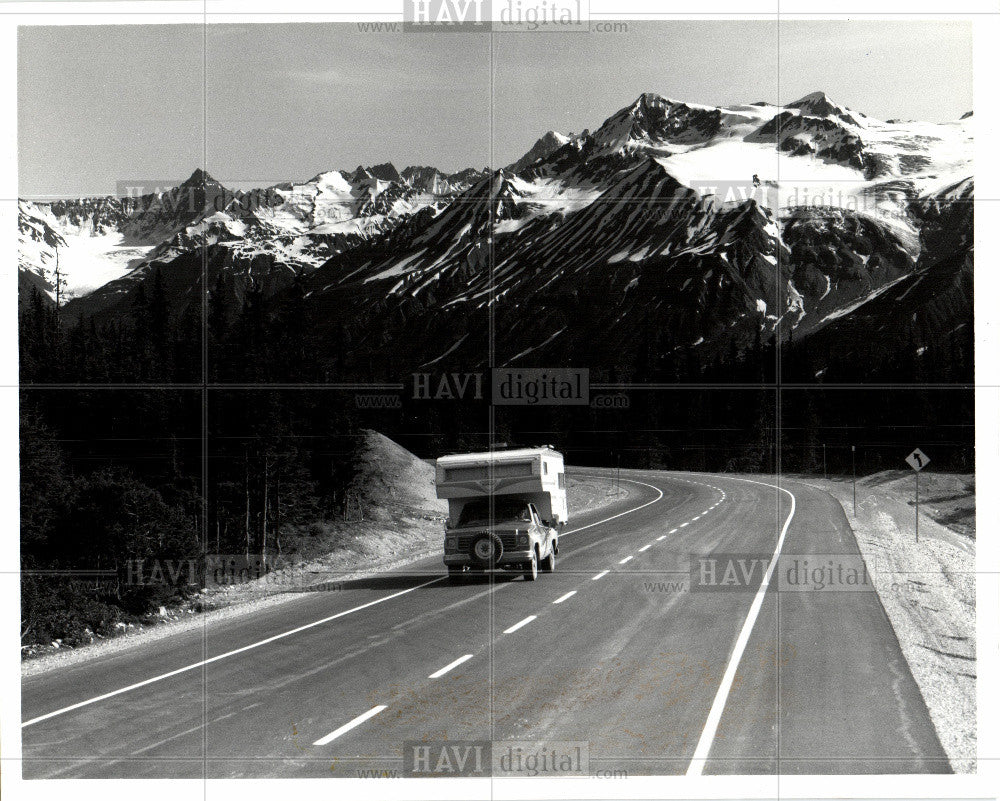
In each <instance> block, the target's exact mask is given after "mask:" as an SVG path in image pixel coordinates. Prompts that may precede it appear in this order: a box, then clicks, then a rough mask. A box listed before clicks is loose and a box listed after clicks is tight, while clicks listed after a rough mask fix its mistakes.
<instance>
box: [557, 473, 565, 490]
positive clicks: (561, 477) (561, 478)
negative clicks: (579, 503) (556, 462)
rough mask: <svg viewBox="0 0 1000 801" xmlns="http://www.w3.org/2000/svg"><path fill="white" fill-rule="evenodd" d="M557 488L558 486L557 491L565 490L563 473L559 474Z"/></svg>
mask: <svg viewBox="0 0 1000 801" xmlns="http://www.w3.org/2000/svg"><path fill="white" fill-rule="evenodd" d="M558 486H559V489H566V474H565V473H560V474H559V484H558Z"/></svg>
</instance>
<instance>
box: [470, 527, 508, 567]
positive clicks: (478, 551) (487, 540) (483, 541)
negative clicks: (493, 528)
mask: <svg viewBox="0 0 1000 801" xmlns="http://www.w3.org/2000/svg"><path fill="white" fill-rule="evenodd" d="M501 556H503V543H502V542H501V541H500V538H499V537H498V536H497V535H496V534H480V535H479V536H478V537H476V539H475V541H474V542H473V543H472V558H473V559H474V560H475V561H476V562H478V563H479V564H481V565H482V566H483V567H496V565H497V562H499V561H500V557H501Z"/></svg>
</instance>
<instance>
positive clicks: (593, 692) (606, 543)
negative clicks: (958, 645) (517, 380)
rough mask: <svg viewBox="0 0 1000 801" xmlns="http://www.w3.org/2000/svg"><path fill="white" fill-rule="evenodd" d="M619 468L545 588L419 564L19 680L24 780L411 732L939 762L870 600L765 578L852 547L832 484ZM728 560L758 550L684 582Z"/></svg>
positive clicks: (796, 761)
mask: <svg viewBox="0 0 1000 801" xmlns="http://www.w3.org/2000/svg"><path fill="white" fill-rule="evenodd" d="M573 472H576V473H577V474H582V473H589V474H591V475H598V476H608V475H610V471H601V470H583V469H578V470H576V471H573ZM622 481H623V483H624V482H626V481H627V482H628V483H627V486H628V489H629V495H628V497H627V498H626V499H625V500H624V501H623V502H620V503H619V504H618V505H617V506H613V507H607V508H604V509H602V510H600V511H596V512H591V513H589V514H579V515H575V516H573V518H572V523H571V524H570V526H569V527H568V529H567V531H566V532H564V534H563V536H562V539H561V542H560V547H561V553H560V557H559V564H558V566H557V571H556V573H554V574H543V575H541V576H540V577H539V580H538V581H537V582H535V583H525V582H524V581H522V580H521V579H516V580H511V579H508V578H505V577H498V578H495V579H484V580H481V581H480V582H479V583H470V584H466V585H464V586H457V587H453V586H449V585H448V584H447V582H446V581H445V580H444V578H443V568H442V565H441V564H440V561H439V559H438V558H433V559H428V560H424V561H421V562H417V563H414V564H412V565H410V566H408V567H407V568H406V569H405V570H400V571H395V572H390V573H386V574H383V575H380V576H379V577H377V578H373V579H365V580H357V581H350V582H347V583H346V584H344V585H343V586H342V587H340V588H338V589H336V590H334V591H328V592H315V593H308V594H303V595H300V596H296V597H295V598H293V599H292V600H290V601H288V602H287V603H283V604H280V605H276V606H273V607H270V608H267V609H264V610H261V611H258V612H257V613H255V614H253V615H250V616H244V617H239V618H231V619H228V620H219V621H216V622H213V623H210V624H207V625H205V626H203V627H201V628H199V629H197V630H194V631H188V632H184V633H178V634H177V635H175V636H172V637H170V638H166V639H163V640H159V641H156V642H152V643H149V644H148V645H144V646H141V647H136V648H132V649H129V650H126V651H122V652H119V653H113V654H108V655H102V656H99V657H96V658H94V659H92V660H90V661H87V662H82V663H80V664H77V665H74V666H71V667H66V668H62V669H58V670H54V671H51V672H48V673H43V674H39V675H35V676H31V677H27V678H25V679H24V681H23V683H22V721H23V723H22V737H23V756H24V763H23V775H24V776H25V777H26V778H48V777H68V778H69V777H71V778H76V777H193V778H201V777H208V778H218V777H258V776H260V777H263V776H323V777H329V776H345V777H352V778H354V777H358V776H366V775H401V771H402V770H403V767H404V764H403V759H402V754H403V749H404V745H405V744H407V743H412V742H414V741H424V742H440V741H445V740H447V741H493V742H497V741H501V742H502V741H532V742H534V743H536V744H542V745H544V744H559V743H575V742H582V743H586V744H589V757H590V759H589V766H588V767H587V772H589V773H590V774H592V775H622V774H628V775H643V774H654V775H659V774H684V773H688V774H699V773H760V774H774V773H778V772H780V773H785V774H791V773H806V774H815V773H820V774H822V773H937V772H949V771H950V767H949V763H948V760H947V757H946V756H945V753H944V751H943V750H942V748H941V745H940V743H939V741H938V739H937V735H936V733H935V730H934V726H933V724H932V723H931V720H930V718H929V715H928V712H927V709H926V706H925V704H924V701H923V698H922V697H921V694H920V691H919V689H918V688H917V686H916V684H915V682H914V680H913V677H912V675H911V674H910V670H909V667H908V666H907V664H906V661H905V659H904V658H903V656H902V653H901V652H900V648H899V644H898V642H897V640H896V637H895V634H894V633H893V630H892V627H891V625H890V624H889V621H888V619H887V618H886V616H885V613H884V611H883V609H882V606H881V603H880V602H879V599H878V596H877V595H876V594H875V593H874V592H867V591H861V592H857V591H820V592H815V591H808V592H779V591H777V588H778V585H779V583H780V582H779V578H780V575H779V574H780V571H781V570H782V568H781V567H780V566H779V567H777V568H774V569H773V572H772V573H770V574H768V572H767V569H766V568H765V567H764V565H765V564H766V562H767V560H769V559H770V558H771V557H773V556H774V554H775V552H776V549H777V548H778V547H779V546H780V550H781V553H782V555H783V557H784V558H789V557H794V556H796V555H801V556H802V557H803V558H806V557H809V556H812V557H814V558H816V557H817V556H818V555H824V557H825V556H826V555H843V556H844V559H845V560H846V561H848V562H849V561H850V560H852V559H857V558H859V555H858V548H857V544H856V542H855V541H854V536H853V534H852V532H851V529H850V527H849V525H848V522H847V519H846V518H845V516H844V513H843V510H842V509H841V507H840V505H839V504H838V503H837V502H836V501H835V500H834V499H833V498H831V497H830V496H829V495H827V494H825V493H824V492H822V491H821V490H818V489H815V488H812V487H809V486H807V485H805V484H800V483H797V482H794V481H785V480H783V481H782V482H781V486H780V487H779V486H777V485H776V482H775V479H774V478H767V477H749V476H748V477H745V478H744V477H739V478H738V477H734V476H729V475H707V474H674V473H665V472H653V471H622ZM723 555H738V556H740V557H741V558H743V557H746V558H747V559H753V558H760V559H762V560H764V561H763V562H760V563H759V564H758V567H759V568H760V569H756V570H754V569H751V570H750V571H749V573H745V574H744V576H743V578H742V579H741V582H740V588H739V589H738V590H724V589H721V588H717V587H714V586H713V587H699V586H692V578H691V577H692V572H691V568H692V565H701V564H704V563H703V562H701V561H699V560H701V559H702V558H705V557H711V558H715V559H716V562H713V563H712V564H716V563H718V565H720V566H724V565H727V564H733V560H732V558H730V557H729V556H725V557H724V558H722V559H719V557H720V556H723ZM742 564H744V565H745V564H751V566H752V565H753V562H746V561H745V562H743V563H742ZM771 564H772V565H773V564H774V562H773V561H772V562H771ZM782 564H783V563H782ZM720 569H721V568H720ZM702 575H703V574H702ZM697 583H698V581H695V584H697ZM762 584H765V585H766V586H763V587H762ZM554 747H555V746H554Z"/></svg>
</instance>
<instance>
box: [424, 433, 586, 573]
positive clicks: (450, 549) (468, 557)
mask: <svg viewBox="0 0 1000 801" xmlns="http://www.w3.org/2000/svg"><path fill="white" fill-rule="evenodd" d="M435 478H436V484H437V496H438V497H439V498H444V499H447V501H448V519H447V521H446V523H445V538H444V563H445V565H447V567H448V577H449V579H450V580H451V581H453V582H455V583H457V582H459V581H461V580H462V578H463V576H464V575H466V574H469V573H482V572H483V571H486V570H494V569H505V570H514V571H518V572H520V573H522V574H523V575H524V578H525V580H526V581H534V580H535V579H536V578H537V577H538V572H539V570H541V571H543V572H552V571H553V570H555V567H556V554H558V553H559V529H560V528H562V527H563V526H564V525H566V521H567V519H568V510H567V506H566V473H565V470H564V467H563V457H562V454H561V453H559V452H558V451H556V450H554V449H552V448H551V447H541V448H517V449H512V450H495V451H490V452H484V453H463V454H453V455H449V456H442V457H441V458H439V459H438V460H437V471H436V477H435Z"/></svg>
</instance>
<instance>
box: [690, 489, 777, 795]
mask: <svg viewBox="0 0 1000 801" xmlns="http://www.w3.org/2000/svg"><path fill="white" fill-rule="evenodd" d="M733 480H734V481H745V482H747V483H748V484H759V485H760V486H762V487H771V488H772V489H776V490H779V491H780V492H783V493H785V494H786V495H787V496H788V497H789V498H791V499H792V508H791V509H790V510H789V511H788V517H786V518H785V523H784V525H783V526H782V527H781V533H780V534H779V535H778V543H777V545H775V546H774V555H773V556H772V557H771V561H770V563H769V564H768V567H767V570H766V571H765V572H764V577H763V578H762V579H761V582H760V587H759V588H758V589H757V594H756V595H755V596H754V599H753V603H752V604H751V605H750V611H749V612H748V613H747V617H746V620H744V621H743V628H742V629H740V634H739V637H738V638H737V639H736V645H735V646H733V653H732V654H731V655H730V657H729V664H727V665H726V672H725V673H724V674H723V675H722V682H721V683H720V684H719V689H718V691H717V692H716V693H715V700H713V701H712V708H711V710H710V711H709V713H708V719H707V720H706V721H705V728H704V730H703V731H702V733H701V737H700V738H699V739H698V745H697V746H696V747H695V749H694V756H692V757H691V764H690V765H688V769H687V775H688V776H700V775H701V773H702V771H703V770H704V769H705V763H706V761H707V760H708V754H709V752H710V751H711V750H712V742H713V741H714V740H715V733H716V731H718V728H719V721H720V720H722V713H723V711H724V710H725V708H726V701H727V700H728V698H729V694H730V692H731V691H732V687H733V680H734V679H735V678H736V671H737V669H738V668H739V666H740V660H741V659H742V658H743V651H744V650H746V647H747V643H748V642H749V640H750V633H751V632H752V631H753V626H754V623H755V622H756V621H757V615H758V614H759V613H760V608H761V606H762V605H763V603H764V596H765V594H766V593H767V587H768V585H769V584H770V583H771V576H772V574H773V573H774V568H775V565H777V564H778V557H779V556H780V555H781V547H782V545H784V543H785V534H787V533H788V526H789V525H790V524H791V522H792V518H793V517H794V516H795V496H794V495H793V494H792V493H791V492H789V491H788V490H787V489H785V488H784V487H781V486H778V485H777V484H766V483H764V482H763V481H753V480H751V479H748V478H737V479H733Z"/></svg>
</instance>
